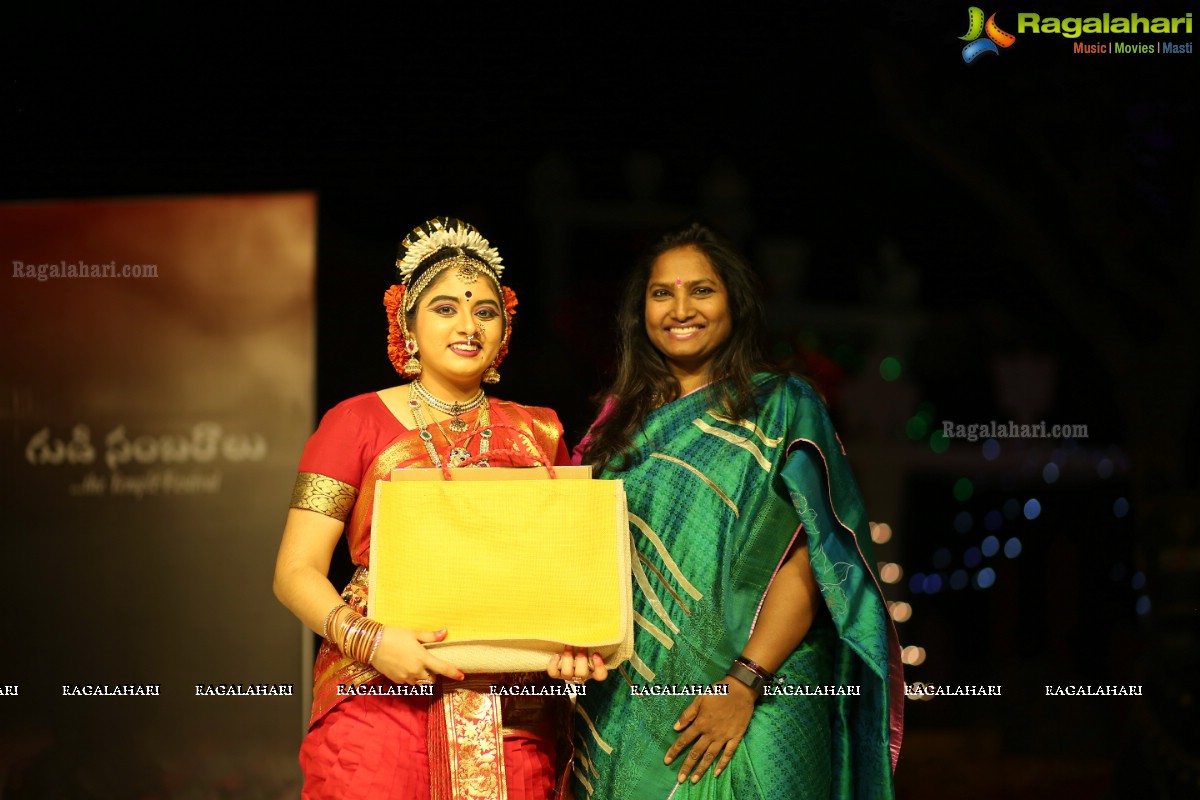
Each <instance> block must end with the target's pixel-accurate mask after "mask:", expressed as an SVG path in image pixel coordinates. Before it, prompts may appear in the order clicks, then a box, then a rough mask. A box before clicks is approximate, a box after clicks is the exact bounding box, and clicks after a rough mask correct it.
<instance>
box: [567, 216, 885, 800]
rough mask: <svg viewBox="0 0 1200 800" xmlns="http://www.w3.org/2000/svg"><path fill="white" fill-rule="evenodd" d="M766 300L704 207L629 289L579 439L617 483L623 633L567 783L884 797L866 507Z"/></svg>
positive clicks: (615, 790)
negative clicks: (609, 362)
mask: <svg viewBox="0 0 1200 800" xmlns="http://www.w3.org/2000/svg"><path fill="white" fill-rule="evenodd" d="M764 316H765V315H764V312H763V306H762V300H761V299H760V298H759V295H758V292H757V286H756V284H755V281H754V278H753V273H752V272H751V270H750V269H749V267H748V266H747V265H746V263H745V261H744V260H743V259H742V257H741V256H740V255H739V254H738V253H737V252H736V250H734V249H733V248H732V247H731V246H730V245H729V244H728V243H727V242H725V241H724V240H722V239H721V238H719V237H718V236H716V235H715V234H714V233H712V232H711V231H710V230H708V229H707V228H704V227H703V226H699V225H693V226H691V227H689V228H687V229H684V230H682V231H678V232H675V233H672V234H669V235H668V236H666V237H664V238H663V239H662V240H660V242H659V243H658V244H657V245H656V246H655V247H654V248H653V249H652V250H651V252H650V253H649V254H648V255H647V257H646V258H644V259H643V261H642V262H641V264H640V265H639V268H638V269H637V270H636V271H635V273H634V274H633V276H632V277H631V279H630V283H629V284H628V286H627V289H626V292H625V294H624V299H623V301H622V305H621V308H620V310H619V312H618V328H619V340H620V359H619V366H618V374H617V377H616V379H615V381H614V383H613V385H612V387H610V389H609V391H608V392H607V401H606V403H605V405H604V408H603V409H602V411H601V413H600V416H599V418H598V419H597V421H596V422H595V423H594V424H593V426H592V429H591V430H590V431H589V434H588V436H587V437H586V438H585V439H584V441H583V442H582V443H581V444H580V446H579V448H578V449H577V453H576V455H577V458H578V459H579V460H581V461H582V462H583V463H587V464H591V465H593V467H594V468H595V470H596V472H597V475H599V476H601V477H605V478H621V479H623V480H624V481H625V487H626V491H627V493H628V499H629V519H630V534H631V537H632V539H633V546H634V554H635V558H634V569H633V572H634V580H635V586H634V607H635V609H634V610H635V612H636V613H635V622H636V627H635V647H634V655H633V658H632V659H631V660H630V662H629V663H628V664H626V665H623V666H622V667H621V670H620V676H621V678H622V680H609V681H607V682H606V683H605V684H602V685H593V686H589V691H588V694H587V695H586V696H585V697H581V698H580V702H579V703H578V704H577V719H576V725H575V729H576V742H575V745H576V762H575V768H574V772H575V791H576V796H577V797H579V798H605V799H606V800H607V799H609V798H612V799H613V800H639V798H653V799H654V800H659V799H660V798H662V799H665V798H668V797H670V798H674V799H677V800H682V798H738V799H739V800H742V799H744V798H764V799H769V800H779V799H780V798H808V797H821V798H828V797H854V798H872V799H874V798H883V797H892V796H893V794H894V792H893V788H892V774H893V771H894V769H895V763H896V758H897V756H898V755H899V750H900V738H901V732H902V715H903V700H904V682H903V676H902V674H901V668H900V647H899V642H898V640H897V638H896V633H895V628H894V626H893V625H892V623H891V620H890V618H889V616H888V613H887V606H886V604H885V602H884V599H883V596H882V594H881V592H880V589H879V584H878V582H877V580H876V578H875V575H874V574H873V572H872V567H871V566H870V565H871V564H872V563H873V556H872V553H871V547H870V537H869V535H868V534H867V530H868V520H867V516H866V513H865V510H864V508H863V504H862V500H861V497H860V495H859V492H858V488H857V485H856V483H855V480H854V476H853V474H852V472H851V470H850V466H849V463H848V461H847V459H846V457H845V453H844V451H843V449H842V446H841V442H840V441H839V440H838V438H837V434H836V432H835V431H834V429H833V426H832V424H831V423H830V420H829V416H828V414H827V412H826V410H825V407H824V405H823V403H822V402H821V400H820V398H819V397H818V396H817V395H816V393H815V392H814V391H813V390H812V389H811V388H810V387H809V386H808V385H807V384H806V383H805V382H803V381H801V380H799V379H797V378H794V377H790V376H788V375H784V374H779V373H775V372H771V371H769V370H768V368H767V366H766V361H765V359H764V358H763V356H762V349H761V346H760V341H761V333H762V330H763V327H764ZM689 693H692V694H689Z"/></svg>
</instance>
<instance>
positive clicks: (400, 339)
mask: <svg viewBox="0 0 1200 800" xmlns="http://www.w3.org/2000/svg"><path fill="white" fill-rule="evenodd" d="M403 301H404V287H403V286H402V285H400V284H395V285H393V286H389V287H388V290H387V291H386V292H384V293H383V307H384V308H386V309H387V315H388V359H389V360H390V361H391V362H392V366H393V367H395V368H396V372H399V373H400V374H401V375H404V365H405V364H407V363H408V358H409V356H408V351H407V350H405V349H404V334H403V333H401V331H400V314H402V313H403V312H402V311H401V310H400V305H401V303H402V302H403ZM405 377H408V376H407V375H405Z"/></svg>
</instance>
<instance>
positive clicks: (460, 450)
mask: <svg viewBox="0 0 1200 800" xmlns="http://www.w3.org/2000/svg"><path fill="white" fill-rule="evenodd" d="M470 457H471V453H470V451H469V450H467V448H465V447H455V448H454V449H452V450H451V451H450V466H452V467H457V466H459V465H460V464H462V463H463V462H464V461H466V460H467V459H469V458H470Z"/></svg>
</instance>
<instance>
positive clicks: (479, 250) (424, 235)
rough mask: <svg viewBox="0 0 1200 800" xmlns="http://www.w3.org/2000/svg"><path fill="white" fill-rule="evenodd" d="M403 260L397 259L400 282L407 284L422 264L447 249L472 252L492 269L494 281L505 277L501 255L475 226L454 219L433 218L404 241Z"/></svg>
mask: <svg viewBox="0 0 1200 800" xmlns="http://www.w3.org/2000/svg"><path fill="white" fill-rule="evenodd" d="M403 246H404V257H403V258H398V259H396V268H397V269H398V270H399V272H400V282H401V283H404V284H407V283H408V282H409V279H410V278H411V277H412V274H413V271H414V270H416V268H417V267H418V266H420V264H421V262H422V261H424V260H425V259H427V258H429V257H430V256H431V255H433V254H434V253H436V252H438V251H439V250H442V249H445V248H447V247H449V248H453V249H455V250H458V251H459V252H460V253H462V251H464V250H471V251H473V252H474V253H475V254H476V255H477V256H478V257H479V258H480V259H482V260H483V261H484V263H486V264H487V266H489V267H491V269H492V271H493V272H495V273H496V278H500V277H501V276H502V275H503V274H504V265H503V261H502V260H501V258H500V252H499V251H498V250H497V249H496V248H494V247H492V246H491V244H490V243H489V242H488V240H487V239H485V238H483V236H481V235H480V233H479V231H478V230H476V229H475V226H474V225H471V224H470V223H467V222H463V221H462V220H459V219H454V218H453V217H435V218H434V219H431V220H429V221H428V222H426V223H425V224H424V225H421V226H420V227H417V228H415V229H414V230H413V232H412V233H410V234H409V235H408V236H406V237H405V238H404V242H403Z"/></svg>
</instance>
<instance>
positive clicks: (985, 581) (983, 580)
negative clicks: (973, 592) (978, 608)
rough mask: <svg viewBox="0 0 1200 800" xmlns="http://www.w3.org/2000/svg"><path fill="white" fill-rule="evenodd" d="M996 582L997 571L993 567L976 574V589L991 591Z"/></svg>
mask: <svg viewBox="0 0 1200 800" xmlns="http://www.w3.org/2000/svg"><path fill="white" fill-rule="evenodd" d="M995 582H996V571H995V570H993V569H992V568H991V567H984V568H983V569H981V570H979V572H976V573H975V581H974V583H975V588H976V589H989V588H991V586H992V584H994V583H995Z"/></svg>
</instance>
